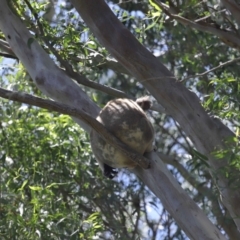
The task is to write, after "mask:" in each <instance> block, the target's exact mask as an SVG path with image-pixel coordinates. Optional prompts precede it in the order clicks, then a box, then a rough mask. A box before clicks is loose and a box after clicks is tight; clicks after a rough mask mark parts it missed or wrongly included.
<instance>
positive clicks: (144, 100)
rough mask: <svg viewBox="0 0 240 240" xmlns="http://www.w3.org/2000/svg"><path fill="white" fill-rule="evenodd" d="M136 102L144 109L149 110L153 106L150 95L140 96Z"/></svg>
mask: <svg viewBox="0 0 240 240" xmlns="http://www.w3.org/2000/svg"><path fill="white" fill-rule="evenodd" d="M136 103H137V104H138V105H139V106H140V107H141V108H142V110H143V111H147V110H149V109H150V108H151V106H152V101H151V100H150V97H149V96H144V97H140V98H138V99H137V100H136Z"/></svg>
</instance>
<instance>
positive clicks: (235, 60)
mask: <svg viewBox="0 0 240 240" xmlns="http://www.w3.org/2000/svg"><path fill="white" fill-rule="evenodd" d="M239 60H240V57H239V58H235V59H232V60H229V61H227V62H225V63H221V64H220V65H218V66H216V67H214V68H212V69H210V70H208V71H206V72H203V73H199V74H196V75H192V76H189V77H186V78H184V79H182V80H179V82H184V81H186V80H188V79H190V78H196V77H203V76H204V75H207V74H208V73H210V72H213V71H215V70H217V69H219V68H221V67H224V66H227V65H229V64H231V63H234V62H237V61H239Z"/></svg>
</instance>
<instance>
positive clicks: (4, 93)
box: [0, 88, 150, 169]
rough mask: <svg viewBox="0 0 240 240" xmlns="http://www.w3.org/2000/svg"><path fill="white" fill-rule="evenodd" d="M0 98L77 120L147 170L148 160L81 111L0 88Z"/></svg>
mask: <svg viewBox="0 0 240 240" xmlns="http://www.w3.org/2000/svg"><path fill="white" fill-rule="evenodd" d="M0 97H2V98H6V99H9V100H13V101H17V102H21V103H26V104H29V105H33V106H36V107H41V108H45V109H48V110H51V111H56V112H59V113H63V114H68V115H70V116H72V117H76V118H79V119H80V120H82V121H84V122H85V123H86V124H88V125H90V126H91V127H92V128H93V129H94V130H95V131H96V132H97V133H98V134H100V135H101V136H102V137H103V138H104V139H105V140H106V142H107V143H109V144H111V145H112V146H114V147H115V148H117V149H118V150H120V151H121V152H122V153H123V154H124V155H125V156H127V157H128V158H130V159H131V160H132V161H134V162H136V163H137V164H138V165H140V166H141V167H142V168H145V169H147V168H149V165H150V162H149V159H147V158H145V157H143V156H142V155H140V154H139V153H137V152H136V151H134V150H132V149H131V148H130V147H128V146H127V145H125V144H124V143H122V142H121V141H120V140H118V139H117V138H116V137H115V136H114V135H112V134H111V133H109V132H108V131H107V130H106V128H105V127H104V126H103V125H102V124H101V123H99V122H98V121H97V120H96V119H94V118H92V117H91V116H90V115H89V114H87V113H85V112H84V111H82V110H79V109H76V108H72V107H70V106H68V105H66V104H60V103H58V102H54V101H51V100H47V99H42V98H39V97H34V96H32V95H29V94H27V93H19V92H13V91H9V90H6V89H3V88H0Z"/></svg>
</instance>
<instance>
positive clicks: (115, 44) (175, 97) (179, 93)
mask: <svg viewBox="0 0 240 240" xmlns="http://www.w3.org/2000/svg"><path fill="white" fill-rule="evenodd" d="M71 2H72V3H73V5H74V7H75V8H76V10H77V11H78V12H79V14H80V15H81V17H82V18H83V20H84V21H85V22H86V24H87V25H88V26H89V28H90V29H91V31H92V32H93V33H94V35H95V36H96V37H97V38H98V40H99V41H100V42H101V44H102V45H103V46H105V47H106V49H107V50H108V51H109V52H110V53H111V54H112V55H113V57H115V58H116V59H117V60H118V61H119V63H121V64H122V65H123V66H124V67H125V68H126V69H127V70H128V71H129V72H130V73H131V74H132V75H133V76H135V77H136V78H137V80H138V81H139V82H140V83H142V84H143V85H144V86H145V87H146V88H147V89H148V90H149V91H150V93H151V94H152V95H153V96H154V97H155V98H156V99H157V100H158V102H159V104H161V105H162V106H163V107H164V108H165V110H166V112H167V113H168V114H169V115H171V116H172V117H173V118H174V119H175V120H176V121H177V122H178V123H179V124H180V126H181V127H182V129H183V130H184V131H185V133H186V134H187V135H188V136H189V137H190V138H191V140H192V141H193V143H194V145H195V146H196V148H197V149H198V151H199V152H201V153H202V154H204V155H205V156H207V157H208V159H209V164H210V166H211V168H210V170H211V172H212V174H213V176H214V177H215V181H216V183H217V185H218V189H219V191H220V193H221V198H222V201H223V203H224V205H225V206H226V208H227V209H228V210H229V212H230V214H231V217H232V218H233V219H234V222H235V224H236V225H237V227H238V229H240V205H239V202H240V191H239V181H237V179H239V171H237V170H236V169H235V168H233V167H230V166H229V162H228V160H229V158H228V156H230V155H231V148H232V145H231V144H227V143H226V140H228V139H229V138H232V137H234V134H233V133H232V132H231V131H230V130H229V129H228V128H227V127H226V126H224V125H223V124H222V123H221V122H220V121H218V120H215V119H213V118H210V117H209V116H208V114H207V113H206V111H205V110H204V109H203V107H202V106H201V104H200V102H199V99H198V98H197V96H196V94H194V93H193V92H191V91H189V90H188V89H187V88H185V87H184V86H183V85H182V84H181V83H180V82H177V80H176V79H175V77H174V76H173V74H172V73H171V72H170V71H169V70H168V69H167V68H166V67H165V66H164V65H163V64H161V63H160V61H159V60H157V59H156V58H155V57H154V56H153V55H152V54H151V53H150V52H149V51H148V50H147V49H146V48H144V47H143V46H142V45H141V44H140V43H139V42H138V41H137V40H136V38H135V37H134V36H133V35H132V33H131V32H130V31H129V30H128V29H127V28H126V27H125V26H124V25H123V24H122V23H121V22H120V21H119V20H118V19H117V17H116V16H115V15H114V14H113V12H112V11H111V9H110V8H109V7H108V5H107V4H106V3H105V2H104V1H103V0H98V1H95V0H88V1H84V0H71ZM222 149H227V150H229V155H228V156H226V157H225V158H222V159H216V158H215V157H214V155H213V154H212V153H213V152H214V151H216V150H222ZM226 172H228V174H226ZM226 176H231V179H230V178H229V177H226ZM233 179H236V181H237V183H236V182H234V181H232V180H233ZM237 186H238V188H237Z"/></svg>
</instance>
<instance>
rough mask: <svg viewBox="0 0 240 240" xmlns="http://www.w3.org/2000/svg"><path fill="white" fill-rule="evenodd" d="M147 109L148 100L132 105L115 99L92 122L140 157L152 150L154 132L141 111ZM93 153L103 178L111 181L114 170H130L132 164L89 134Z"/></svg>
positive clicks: (138, 101)
mask: <svg viewBox="0 0 240 240" xmlns="http://www.w3.org/2000/svg"><path fill="white" fill-rule="evenodd" d="M150 107H151V101H150V100H149V98H148V97H142V98H139V99H137V100H136V101H133V100H131V99H126V98H119V99H115V100H112V101H109V102H108V103H107V104H106V106H105V107H104V108H103V109H102V110H101V111H100V113H99V115H98V117H97V118H96V119H97V121H99V122H100V123H101V124H103V125H104V127H105V128H106V129H107V130H108V131H109V132H110V133H112V134H113V135H114V136H115V137H117V138H118V139H119V140H121V141H122V142H123V143H125V144H126V145H128V146H129V147H131V148H132V149H133V150H135V151H136V152H138V153H140V154H142V155H143V154H144V153H146V152H150V151H152V150H153V141H154V130H153V126H152V124H151V122H150V121H149V119H148V117H147V115H146V113H145V112H144V111H146V110H148V109H149V108H150ZM90 142H91V147H92V150H93V153H94V155H95V157H96V159H97V161H98V163H99V166H100V168H101V169H102V171H103V174H104V175H105V176H106V177H108V178H110V179H112V178H113V177H114V176H115V175H116V174H117V170H116V168H130V169H131V168H134V167H136V165H137V164H136V163H135V162H134V161H132V160H131V159H129V158H128V157H126V156H125V155H124V154H122V153H121V152H120V151H119V150H117V149H116V148H115V147H113V146H112V145H110V144H108V143H107V142H106V141H105V140H104V139H103V138H102V137H101V136H100V135H99V134H98V133H97V132H96V131H94V130H92V131H91V133H90Z"/></svg>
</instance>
